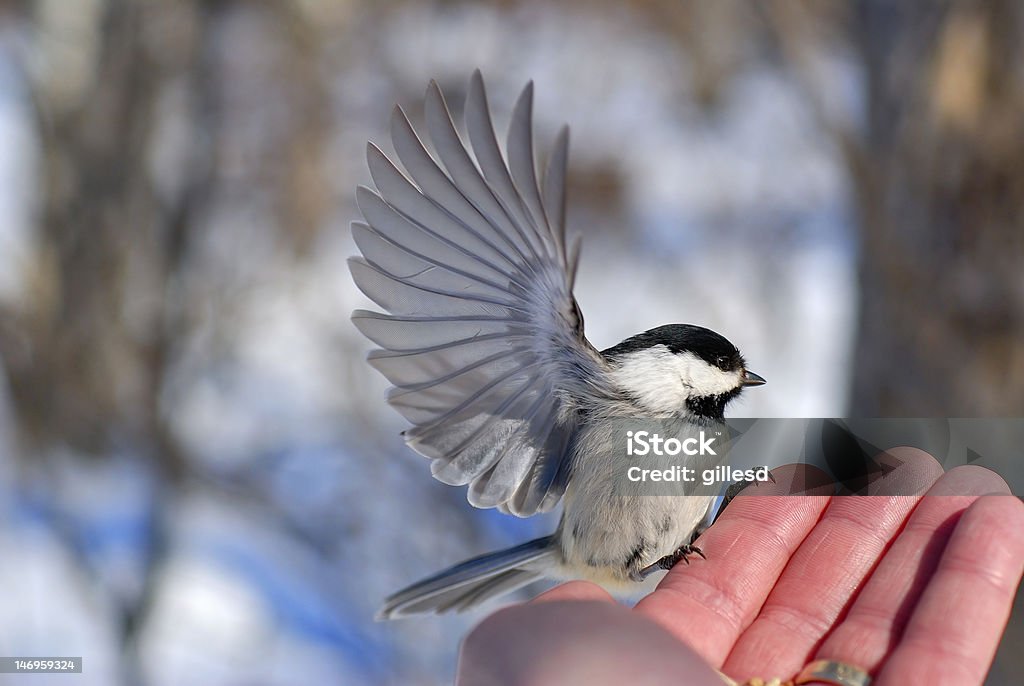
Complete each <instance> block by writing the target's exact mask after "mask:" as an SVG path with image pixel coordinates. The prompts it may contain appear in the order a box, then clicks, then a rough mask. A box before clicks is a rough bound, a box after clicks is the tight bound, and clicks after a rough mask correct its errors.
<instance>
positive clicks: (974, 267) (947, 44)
mask: <svg viewBox="0 0 1024 686" xmlns="http://www.w3.org/2000/svg"><path fill="white" fill-rule="evenodd" d="M854 26H855V31H854V38H855V45H856V46H857V49H858V54H859V56H860V58H861V60H862V61H863V64H864V73H865V77H866V95H867V103H866V104H867V121H866V124H865V132H864V137H863V143H862V145H863V152H862V153H861V154H860V155H859V160H858V161H857V163H856V164H855V165H854V166H853V171H854V172H855V173H854V179H855V182H856V193H857V211H858V214H859V220H860V224H861V235H862V242H861V249H862V254H861V293H862V295H861V314H860V326H859V327H858V334H857V335H858V340H857V345H856V368H855V371H854V384H853V411H854V412H856V413H858V414H862V415H878V416H886V415H890V416H891V415H923V416H932V415H944V416H986V415H989V416H1011V415H1017V414H1019V413H1020V412H1021V411H1022V409H1024V392H1022V390H1021V389H1022V388H1024V79H1022V74H1024V45H1022V43H1021V40H1020V37H1021V35H1022V34H1021V32H1022V29H1024V6H1022V5H1021V4H1020V3H1017V2H1013V1H1012V0H992V1H990V2H976V1H973V0H967V1H964V2H953V3H892V2H885V1H884V0H867V1H865V2H861V3H860V4H859V5H858V7H857V11H856V15H855V20H854Z"/></svg>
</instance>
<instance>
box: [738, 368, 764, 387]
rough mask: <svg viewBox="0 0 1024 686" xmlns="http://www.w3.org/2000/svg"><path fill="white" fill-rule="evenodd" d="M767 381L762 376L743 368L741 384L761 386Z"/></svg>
mask: <svg viewBox="0 0 1024 686" xmlns="http://www.w3.org/2000/svg"><path fill="white" fill-rule="evenodd" d="M766 383H768V382H767V381H765V380H764V377H763V376H760V375H758V374H755V373H754V372H752V371H750V370H749V369H745V370H743V386H761V385H763V384H766Z"/></svg>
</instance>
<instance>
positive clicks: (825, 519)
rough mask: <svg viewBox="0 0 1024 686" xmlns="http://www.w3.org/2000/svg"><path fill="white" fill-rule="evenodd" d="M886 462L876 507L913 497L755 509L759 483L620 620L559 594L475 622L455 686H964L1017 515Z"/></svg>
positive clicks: (1003, 581)
mask: <svg viewBox="0 0 1024 686" xmlns="http://www.w3.org/2000/svg"><path fill="white" fill-rule="evenodd" d="M891 452H892V453H893V454H894V455H898V456H899V457H900V458H901V460H900V462H901V465H902V466H901V468H900V470H897V471H901V472H902V473H901V474H894V475H892V476H893V479H894V481H893V482H892V483H894V484H896V483H898V484H899V485H898V487H895V486H894V487H893V488H891V489H890V491H889V492H895V493H918V494H925V493H926V495H924V497H922V496H921V495H895V496H886V495H876V496H841V497H829V496H815V495H808V496H796V497H794V496H778V495H774V496H773V495H767V494H768V493H769V492H770V491H771V490H772V489H773V488H774V489H778V490H780V491H781V489H785V488H787V487H788V486H789V482H788V480H789V479H791V478H792V471H787V470H788V469H791V468H783V469H782V470H775V471H774V474H775V476H776V478H777V480H778V482H779V483H778V484H776V485H775V486H772V485H769V484H763V485H761V486H758V487H757V489H754V490H753V492H754V493H760V494H758V495H741V496H740V497H738V498H736V499H735V500H734V501H733V502H732V503H731V504H730V505H729V507H728V508H726V510H725V512H724V513H723V514H722V516H721V518H720V519H719V521H718V522H717V523H716V524H715V526H713V527H712V528H711V529H710V530H709V531H707V532H706V533H705V534H704V535H703V536H702V537H701V540H700V541H699V545H700V547H701V548H702V549H703V550H704V552H705V553H706V554H707V557H708V559H707V560H697V561H694V562H693V563H692V564H690V565H685V564H681V565H677V566H676V567H675V568H673V569H672V570H671V571H670V572H669V573H668V574H667V575H666V576H665V578H664V579H663V580H662V581H661V583H660V584H659V585H658V588H657V590H655V591H654V592H653V593H651V594H650V595H648V596H647V597H645V598H643V599H642V600H641V601H640V602H639V603H637V605H636V606H635V607H634V608H632V609H630V608H627V607H624V606H622V605H619V604H618V603H616V602H615V601H614V600H613V599H612V598H611V596H609V595H608V593H607V592H605V591H604V590H603V589H601V588H600V587H599V586H596V585H594V584H591V583H589V582H582V581H576V582H570V583H567V584H563V585H561V586H558V587H556V588H554V589H552V590H550V591H548V592H547V593H545V594H543V595H541V596H539V597H538V598H536V599H535V600H533V601H532V602H530V603H527V604H525V605H519V606H514V607H510V608H506V609H504V610H501V611H499V612H497V613H495V614H493V615H492V616H490V617H489V618H487V619H486V620H484V622H483V623H481V624H480V625H479V626H478V627H477V628H476V629H475V630H474V631H473V632H472V633H471V634H470V635H469V636H468V637H467V639H466V642H465V644H464V647H463V652H462V656H461V659H460V665H459V682H460V683H461V684H473V685H475V684H547V683H559V684H574V683H587V684H601V683H609V684H616V685H617V686H618V685H621V684H623V683H629V684H637V683H652V684H654V683H657V684H666V683H681V684H694V685H699V686H702V685H704V684H707V685H709V686H711V685H715V686H721V684H723V683H728V682H725V681H724V680H723V678H722V676H720V675H719V673H718V672H717V671H716V670H721V672H724V673H725V674H726V675H728V676H729V677H731V678H732V679H736V680H737V681H739V682H741V683H742V682H744V681H745V680H747V679H750V678H751V677H761V678H763V679H765V680H766V681H767V680H769V679H770V678H773V677H779V678H781V679H783V680H786V679H791V678H793V677H794V675H796V674H797V673H798V672H799V671H800V670H801V668H802V667H803V666H804V665H805V664H806V663H808V662H809V661H812V660H815V659H830V660H836V661H840V662H844V663H847V664H850V665H855V666H857V667H860V668H862V669H864V670H866V671H867V672H869V673H870V674H871V675H872V676H873V677H874V682H873V683H874V684H875V686H887V685H889V684H899V685H900V686H904V685H906V684H944V685H945V684H950V685H958V684H965V685H966V684H970V685H975V684H981V683H982V682H983V680H984V677H985V674H986V672H987V671H988V668H989V665H990V663H991V661H992V657H993V655H994V653H995V650H996V647H997V645H998V643H999V638H1000V635H1001V634H1002V631H1003V628H1004V626H1005V623H1006V620H1007V618H1008V616H1009V612H1010V607H1011V604H1012V601H1013V597H1014V594H1015V593H1016V590H1017V586H1018V584H1019V582H1020V578H1021V574H1022V572H1024V504H1022V503H1021V501H1020V500H1019V499H1018V498H1015V497H1007V495H1005V494H1008V493H1009V489H1008V487H1007V486H1006V483H1005V482H1004V481H1003V480H1002V479H1001V478H1000V477H999V476H997V475H996V474H994V473H993V472H990V471H988V470H985V469H982V468H979V467H971V466H968V467H960V468H957V469H954V470H952V471H950V472H949V473H947V474H942V469H941V467H939V465H938V464H937V463H936V462H935V461H934V460H933V459H932V458H931V457H930V456H928V455H926V454H925V453H922V452H921V451H918V450H915V449H910V448H906V449H897V450H893V451H891ZM747 492H748V493H749V492H751V491H750V489H748V491H747ZM989 494H1003V495H989ZM807 683H817V682H807Z"/></svg>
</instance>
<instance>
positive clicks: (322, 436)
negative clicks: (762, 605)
mask: <svg viewBox="0 0 1024 686" xmlns="http://www.w3.org/2000/svg"><path fill="white" fill-rule="evenodd" d="M1022 39H1024V5H1022V4H1020V3H1017V2H1014V1H1013V0H991V1H987V2H983V1H980V0H979V1H964V2H948V1H936V2H928V3H896V2H889V1H887V0H859V1H856V2H839V1H827V0H823V1H820V2H796V1H790V2H786V1H783V2H763V3H747V2H738V1H723V2H714V3H712V2H685V3H684V2H677V1H675V0H645V1H638V2H632V3H620V2H611V1H604V2H602V1H597V2H582V1H579V2H562V3H559V4H558V5H557V6H556V5H555V4H554V3H540V2H522V3H517V2H511V1H504V2H477V1H466V2H459V1H455V0H451V1H440V0H435V1H433V2H412V1H411V0H410V1H405V2H402V1H392V2H373V3H371V2H355V1H353V0H348V1H328V0H276V1H269V0H268V1H263V2H259V1H255V0H253V1H250V0H165V1H158V0H149V1H147V2H141V1H139V2H133V1H129V0H74V2H68V1H66V0H37V1H30V0H22V1H16V0H0V588H2V589H3V598H2V600H0V654H2V655H80V656H84V658H85V673H84V674H82V675H80V676H78V677H70V676H55V677H52V678H48V677H34V678H32V679H31V682H32V683H33V684H44V683H45V684H49V683H54V684H57V683H59V684H70V683H76V684H100V685H110V684H154V685H162V684H180V683H191V684H213V685H216V684H256V685H264V684H265V685H277V684H281V685H284V684H310V683H325V684H326V683H334V684H363V683H367V684H377V683H381V684H383V683H396V684H398V683H400V684H433V683H443V682H445V681H447V680H450V678H451V676H452V674H453V671H454V662H455V656H456V650H457V646H458V642H459V640H460V639H461V637H462V635H463V634H464V633H465V631H466V630H467V629H468V628H469V627H470V626H471V625H472V624H473V623H474V622H475V621H477V620H478V619H479V618H480V617H481V616H482V615H481V614H479V613H478V614H475V615H471V616H466V617H443V618H439V619H425V620H410V621H403V622H398V623H389V624H375V623H373V622H372V615H373V613H374V611H375V610H376V609H377V607H378V606H379V604H380V601H381V599H382V598H383V596H384V595H386V594H387V593H388V592H390V591H393V590H395V589H397V588H398V587H399V586H401V585H404V584H406V583H408V582H411V581H413V580H415V579H417V578H419V577H421V576H423V575H425V574H427V573H431V572H434V571H436V570H437V569H439V568H441V567H442V566H446V565H448V564H451V563H453V562H456V561H458V560H460V559H462V558H463V557H466V556H468V555H471V554H477V553H480V552H483V551H485V550H489V549H493V548H495V547H499V546H504V545H509V544H512V543H516V542H519V541H522V540H525V539H527V538H529V537H532V536H535V535H540V534H541V533H547V531H548V530H549V529H550V528H552V526H553V521H552V519H551V518H550V517H548V518H546V519H545V518H536V519H534V520H516V519H513V518H509V517H504V516H501V515H498V514H496V513H494V512H491V511H473V510H472V508H470V507H469V506H468V505H467V504H466V502H465V494H464V489H455V488H450V487H446V486H443V485H442V484H440V483H438V482H436V481H433V480H432V479H431V478H430V476H429V471H428V469H427V463H426V461H425V460H423V459H422V458H420V457H418V456H417V455H415V454H414V453H412V452H411V451H410V450H408V449H406V448H405V447H404V446H403V444H402V442H401V440H400V438H399V436H398V432H399V431H400V430H401V429H402V428H403V426H402V423H401V422H400V421H399V418H398V415H397V414H395V413H393V412H391V411H390V410H389V409H388V408H387V407H386V406H385V404H384V401H383V394H384V391H385V387H386V384H385V382H384V380H383V379H382V378H381V377H379V376H377V375H375V374H374V373H373V372H372V370H371V369H370V368H369V367H368V366H367V365H366V364H365V362H364V356H365V353H366V352H367V350H368V349H369V348H370V344H369V342H368V341H365V340H363V339H362V338H360V337H359V335H358V333H357V332H356V330H355V329H354V327H352V325H351V324H350V322H349V319H348V317H349V313H350V311H351V310H352V309H354V308H356V307H367V306H368V305H369V303H368V301H366V300H365V298H363V297H362V296H361V295H360V294H359V293H358V292H357V291H356V289H355V288H354V286H353V285H352V283H351V280H350V278H349V275H348V270H347V268H346V266H345V258H346V257H348V256H350V255H352V254H354V252H355V248H354V245H353V244H352V241H351V238H350V235H349V232H348V223H349V222H350V221H351V220H353V219H356V218H357V216H358V211H357V209H356V207H355V205H354V198H353V196H354V193H353V191H354V188H355V186H356V184H359V183H369V174H368V173H367V171H366V167H365V161H364V146H365V143H366V141H367V139H372V140H374V141H376V142H378V143H381V144H385V143H386V140H385V139H386V136H385V132H386V126H387V122H388V117H389V114H390V110H391V108H392V106H393V105H394V104H395V103H396V102H397V103H401V104H402V105H403V106H404V107H405V108H406V109H407V111H409V112H410V115H411V116H412V118H413V120H414V122H416V121H417V118H418V117H419V116H421V99H422V96H423V92H424V90H425V87H426V85H427V82H428V80H429V79H431V78H436V79H437V80H438V81H439V83H440V84H441V86H442V89H443V90H444V91H445V93H446V95H447V96H448V98H449V102H450V104H451V105H452V107H453V109H454V110H455V114H456V115H457V116H458V115H459V114H460V112H461V103H462V98H463V96H464V93H465V88H466V85H467V82H468V77H469V75H470V73H471V72H472V70H473V69H474V68H476V67H480V68H481V69H482V70H483V73H484V76H485V78H486V79H487V83H488V87H489V93H490V95H491V98H492V106H493V108H494V113H495V121H496V124H497V125H498V126H499V128H501V127H503V126H504V124H505V123H506V122H507V120H508V114H509V110H510V108H511V104H512V102H513V100H514V98H515V96H516V95H517V94H518V92H519V90H520V89H521V87H522V86H523V84H524V83H525V82H526V81H527V79H531V78H532V79H534V80H535V81H536V103H535V112H536V118H537V126H538V129H539V139H540V145H539V147H540V148H541V151H542V154H543V150H544V149H545V148H546V146H547V145H548V144H549V142H550V140H551V139H552V138H553V135H554V133H555V131H556V130H557V127H558V126H559V125H560V124H561V123H562V122H569V123H570V124H571V126H572V147H571V152H570V197H569V224H570V227H571V228H575V229H576V230H578V231H581V232H582V233H583V234H585V236H586V238H585V241H584V250H583V262H582V268H581V275H580V279H579V282H578V287H577V296H578V299H579V301H580V304H581V306H582V309H583V311H584V312H585V313H586V317H587V325H588V335H589V337H590V339H591V341H592V342H593V343H594V344H595V345H596V346H597V347H598V348H604V347H607V346H610V345H612V344H614V343H616V342H618V341H619V340H621V339H622V338H625V337H626V336H629V335H631V334H633V333H636V332H638V331H642V330H644V329H647V328H649V327H651V326H655V325H658V324H662V323H666V322H692V323H698V324H702V325H705V326H708V327H711V328H713V329H716V330H719V331H722V332H725V333H726V334H727V335H728V336H729V337H730V338H731V339H732V340H733V341H734V342H736V343H737V345H738V346H739V347H740V348H741V349H742V350H743V351H744V352H745V353H746V355H747V357H748V359H749V361H750V363H751V366H752V368H754V369H755V370H756V371H758V372H759V373H761V374H763V375H764V376H765V377H766V378H767V379H768V380H769V385H768V386H766V387H765V388H764V389H759V391H758V392H757V393H750V394H748V395H747V396H746V397H745V398H744V399H743V401H742V402H741V403H740V404H739V405H738V406H737V407H736V408H735V409H734V414H736V415H740V416H825V417H828V416H841V415H843V414H846V413H849V414H852V415H854V416H910V417H914V416H954V417H956V416H965V417H972V416H1007V417H1010V416H1022V412H1024V338H1022V334H1024V269H1022V263H1024V230H1022V229H1024V226H1022V223H1024V40H1022ZM385 149H387V146H386V145H385ZM1014 457H1016V456H1014ZM1021 645H1024V612H1021V611H1018V613H1017V614H1016V616H1015V619H1014V620H1013V621H1012V622H1011V626H1010V628H1009V630H1008V632H1007V634H1006V636H1005V638H1004V643H1003V647H1002V650H1001V653H1000V658H999V660H998V661H997V664H996V666H995V668H994V669H993V672H992V674H991V677H990V683H991V684H1015V683H1019V681H1017V680H1016V679H1015V678H1013V677H1012V675H1014V674H1016V675H1018V676H1019V674H1020V673H1021V669H1024V654H1022V653H1021V651H1020V650H1019V648H1020V646H1021ZM1014 648H1016V650H1014ZM0 683H16V682H15V681H14V677H11V676H9V675H6V676H5V675H0Z"/></svg>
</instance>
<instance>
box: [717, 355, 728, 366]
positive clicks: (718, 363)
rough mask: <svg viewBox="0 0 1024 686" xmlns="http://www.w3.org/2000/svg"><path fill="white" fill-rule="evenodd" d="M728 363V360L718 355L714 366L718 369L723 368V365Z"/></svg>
mask: <svg viewBox="0 0 1024 686" xmlns="http://www.w3.org/2000/svg"><path fill="white" fill-rule="evenodd" d="M728 361H729V358H727V357H726V356H725V355H719V356H718V359H717V360H715V364H717V365H718V366H719V367H724V366H725V363H726V362H728Z"/></svg>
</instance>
